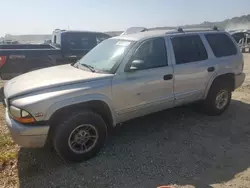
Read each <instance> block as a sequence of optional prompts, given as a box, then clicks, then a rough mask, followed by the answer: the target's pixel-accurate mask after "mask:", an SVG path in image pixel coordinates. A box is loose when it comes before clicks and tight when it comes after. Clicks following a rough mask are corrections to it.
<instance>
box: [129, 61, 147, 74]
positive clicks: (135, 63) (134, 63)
mask: <svg viewBox="0 0 250 188" xmlns="http://www.w3.org/2000/svg"><path fill="white" fill-rule="evenodd" d="M143 64H144V61H143V60H133V61H132V63H131V65H130V67H129V68H128V70H127V71H128V72H133V71H136V70H138V69H140V68H141V66H142V65H143Z"/></svg>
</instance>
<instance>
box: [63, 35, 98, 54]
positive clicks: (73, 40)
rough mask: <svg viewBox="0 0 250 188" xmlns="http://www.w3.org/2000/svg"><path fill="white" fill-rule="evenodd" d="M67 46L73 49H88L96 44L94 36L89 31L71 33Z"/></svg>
mask: <svg viewBox="0 0 250 188" xmlns="http://www.w3.org/2000/svg"><path fill="white" fill-rule="evenodd" d="M68 43H69V48H70V49H74V50H84V49H86V50H89V49H92V48H93V47H95V46H96V44H97V41H96V36H95V35H93V34H91V33H86V34H85V33H72V34H70V35H69V37H68Z"/></svg>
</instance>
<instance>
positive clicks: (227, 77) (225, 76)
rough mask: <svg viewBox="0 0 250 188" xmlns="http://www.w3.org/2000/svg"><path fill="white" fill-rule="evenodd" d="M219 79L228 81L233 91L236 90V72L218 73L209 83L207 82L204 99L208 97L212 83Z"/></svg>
mask: <svg viewBox="0 0 250 188" xmlns="http://www.w3.org/2000/svg"><path fill="white" fill-rule="evenodd" d="M218 81H223V82H226V83H227V84H229V87H230V89H231V90H232V91H234V89H235V78H234V73H224V74H220V75H216V76H214V77H212V78H211V79H210V81H209V83H208V84H207V87H206V90H205V94H204V99H205V98H206V97H207V95H208V92H209V90H210V88H211V87H212V85H213V84H215V83H216V82H218Z"/></svg>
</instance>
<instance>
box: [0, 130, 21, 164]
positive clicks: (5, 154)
mask: <svg viewBox="0 0 250 188" xmlns="http://www.w3.org/2000/svg"><path fill="white" fill-rule="evenodd" d="M14 145H15V143H14V142H13V140H12V139H11V136H10V134H3V135H0V162H8V161H10V160H12V159H15V158H16V157H17V152H16V151H13V147H15V146H14Z"/></svg>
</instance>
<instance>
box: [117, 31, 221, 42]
mask: <svg viewBox="0 0 250 188" xmlns="http://www.w3.org/2000/svg"><path fill="white" fill-rule="evenodd" d="M218 32H221V31H218V30H211V29H210V30H208V29H203V30H202V29H187V30H184V31H183V32H180V31H177V30H150V31H145V32H138V33H133V34H128V35H121V36H117V37H114V38H116V39H122V40H132V41H139V40H143V39H148V38H152V37H162V36H166V35H183V34H186V33H193V34H198V33H218ZM223 32H224V31H223Z"/></svg>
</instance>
